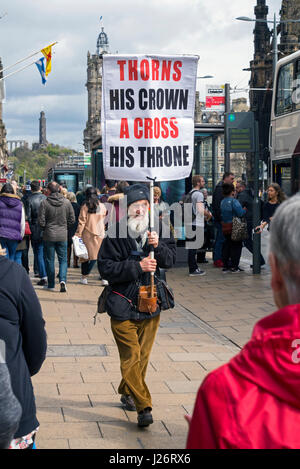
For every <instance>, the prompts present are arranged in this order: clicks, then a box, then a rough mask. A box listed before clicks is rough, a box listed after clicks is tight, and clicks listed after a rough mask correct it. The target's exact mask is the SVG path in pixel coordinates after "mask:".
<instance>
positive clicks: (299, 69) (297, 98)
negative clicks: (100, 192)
mask: <svg viewBox="0 0 300 469" xmlns="http://www.w3.org/2000/svg"><path fill="white" fill-rule="evenodd" d="M293 103H294V105H295V108H296V110H297V111H299V110H300V60H297V62H295V83H294V93H293Z"/></svg>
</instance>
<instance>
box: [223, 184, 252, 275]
mask: <svg viewBox="0 0 300 469" xmlns="http://www.w3.org/2000/svg"><path fill="white" fill-rule="evenodd" d="M234 194H235V188H234V185H233V184H227V183H224V184H223V196H224V198H223V200H222V202H221V207H220V208H221V221H222V227H223V235H224V238H225V241H224V243H223V252H222V262H223V265H224V267H223V273H227V272H229V271H230V272H232V273H233V274H236V273H239V272H241V271H242V269H240V268H239V263H240V259H241V254H242V248H243V241H233V240H232V239H231V233H232V222H233V217H244V216H245V214H246V213H247V209H246V208H243V207H242V206H241V204H240V203H239V201H238V200H237V199H235V198H234Z"/></svg>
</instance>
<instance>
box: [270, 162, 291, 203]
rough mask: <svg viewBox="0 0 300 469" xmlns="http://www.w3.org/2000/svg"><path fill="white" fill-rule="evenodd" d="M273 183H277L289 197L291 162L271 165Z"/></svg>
mask: <svg viewBox="0 0 300 469" xmlns="http://www.w3.org/2000/svg"><path fill="white" fill-rule="evenodd" d="M273 182H277V184H279V185H280V187H281V189H282V190H283V191H284V192H285V193H286V195H287V196H291V195H292V194H291V189H292V188H291V162H290V161H284V162H283V161H281V162H278V163H274V165H273Z"/></svg>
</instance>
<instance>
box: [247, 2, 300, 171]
mask: <svg viewBox="0 0 300 469" xmlns="http://www.w3.org/2000/svg"><path fill="white" fill-rule="evenodd" d="M254 11H255V17H256V19H257V20H267V19H268V20H271V18H270V17H269V18H268V12H269V8H268V6H267V5H266V0H257V5H256V7H255V9H254ZM277 18H278V16H277ZM299 18H300V0H283V1H282V7H281V10H280V20H281V21H286V20H295V19H299ZM274 34H276V35H277V36H278V35H279V34H280V43H279V44H278V49H279V50H278V52H279V54H278V57H279V59H281V58H283V57H284V56H286V55H289V54H291V53H293V52H295V51H297V50H299V48H300V47H299V42H300V24H299V23H298V24H297V23H292V22H291V23H289V22H287V23H282V24H279V25H278V26H277V28H276V30H275V31H273V30H270V29H269V26H268V23H265V22H261V21H257V22H256V23H255V28H254V58H253V60H252V61H251V63H250V70H251V78H250V82H249V85H250V96H249V97H250V110H251V111H253V112H254V113H255V118H256V120H257V121H258V124H259V150H260V159H261V160H263V161H264V162H265V163H268V160H269V128H270V117H271V105H272V94H273V73H274V70H273V57H274V47H273V38H274ZM251 88H252V90H251ZM253 88H254V89H253ZM259 88H261V90H259ZM252 169H253V162H252V163H251V161H249V174H248V176H249V178H250V179H251V178H252V176H253V174H251V173H252Z"/></svg>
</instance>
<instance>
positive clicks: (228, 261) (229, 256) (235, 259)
mask: <svg viewBox="0 0 300 469" xmlns="http://www.w3.org/2000/svg"><path fill="white" fill-rule="evenodd" d="M224 238H225V242H224V244H223V251H222V260H223V264H224V268H225V269H229V267H231V268H233V269H237V268H238V266H239V263H240V259H241V254H242V248H243V242H242V241H232V239H231V235H224Z"/></svg>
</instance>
